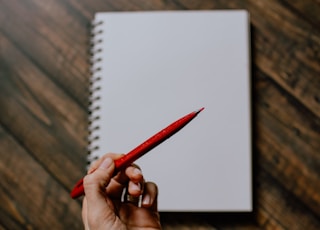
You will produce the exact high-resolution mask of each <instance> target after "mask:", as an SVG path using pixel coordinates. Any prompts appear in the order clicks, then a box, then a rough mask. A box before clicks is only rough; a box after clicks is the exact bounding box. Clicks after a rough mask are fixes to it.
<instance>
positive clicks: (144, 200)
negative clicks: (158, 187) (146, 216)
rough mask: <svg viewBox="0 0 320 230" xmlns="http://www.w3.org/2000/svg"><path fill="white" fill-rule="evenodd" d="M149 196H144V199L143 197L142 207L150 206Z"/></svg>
mask: <svg viewBox="0 0 320 230" xmlns="http://www.w3.org/2000/svg"><path fill="white" fill-rule="evenodd" d="M150 201H151V199H150V195H149V194H146V195H145V196H144V197H143V200H142V204H143V205H149V204H150Z"/></svg>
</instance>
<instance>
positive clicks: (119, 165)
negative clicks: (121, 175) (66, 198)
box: [70, 108, 204, 199]
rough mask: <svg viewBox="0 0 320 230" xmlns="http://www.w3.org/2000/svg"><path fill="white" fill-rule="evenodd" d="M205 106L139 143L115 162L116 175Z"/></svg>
mask: <svg viewBox="0 0 320 230" xmlns="http://www.w3.org/2000/svg"><path fill="white" fill-rule="evenodd" d="M202 110H204V108H201V109H199V110H198V111H194V112H191V113H189V114H187V115H185V116H183V117H182V118H180V119H178V120H176V121H175V122H173V123H172V124H170V125H169V126H167V127H166V128H164V129H162V130H161V131H160V132H158V133H156V134H155V135H153V136H152V137H150V138H149V139H147V140H146V141H145V142H143V143H142V144H140V145H138V146H137V147H136V148H134V149H133V150H131V151H130V152H128V153H127V154H126V155H124V156H123V157H121V158H120V159H117V160H115V161H114V163H115V172H114V175H115V174H116V173H117V172H119V171H121V170H123V169H125V168H126V167H128V166H130V165H131V164H132V163H133V162H134V161H135V160H137V159H138V158H140V157H141V156H143V155H144V154H146V153H147V152H149V151H150V150H151V149H153V148H154V147H156V146H157V145H159V144H161V143H162V142H163V141H165V140H166V139H168V138H169V137H171V136H172V135H173V134H175V133H177V132H178V131H179V130H180V129H182V128H183V127H184V126H185V125H187V124H188V123H189V122H190V121H191V120H192V119H193V118H195V117H196V116H197V115H198V114H199V113H200V112H201V111H202ZM70 195H71V197H72V198H73V199H75V198H77V197H79V196H81V195H84V188H83V179H81V180H79V181H78V183H77V184H76V185H75V186H74V188H73V190H72V191H71V193H70Z"/></svg>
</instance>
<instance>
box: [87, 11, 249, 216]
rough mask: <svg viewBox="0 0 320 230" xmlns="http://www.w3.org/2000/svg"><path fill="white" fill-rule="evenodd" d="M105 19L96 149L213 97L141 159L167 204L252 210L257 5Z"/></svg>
mask: <svg viewBox="0 0 320 230" xmlns="http://www.w3.org/2000/svg"><path fill="white" fill-rule="evenodd" d="M99 21H103V23H102V24H100V25H99V26H97V27H96V28H95V29H94V33H96V35H95V37H94V39H93V40H94V42H96V43H98V44H97V45H96V46H94V47H93V49H95V50H96V52H95V55H94V59H95V60H96V59H99V58H101V59H102V61H100V62H96V63H95V64H94V65H93V68H94V69H97V68H100V69H99V70H98V71H97V72H95V73H94V74H93V75H94V76H93V77H101V80H100V81H97V82H95V84H94V87H96V86H99V87H100V90H97V91H96V92H94V93H93V97H96V96H100V97H101V98H100V100H97V101H95V102H94V104H93V107H94V106H97V105H98V106H99V107H100V109H99V110H97V111H95V112H93V116H99V117H100V119H99V120H97V121H94V122H93V127H95V126H99V129H98V130H96V131H95V132H93V136H99V139H98V140H96V141H95V142H93V145H94V146H95V145H96V146H99V149H98V150H96V151H93V152H92V153H91V156H90V157H91V158H93V157H94V156H101V155H103V154H105V153H107V152H116V153H126V152H128V151H130V150H132V149H133V148H134V147H136V146H137V145H138V144H140V143H142V142H143V141H144V140H146V139H147V138H149V137H150V136H152V135H153V134H155V133H156V132H158V131H160V130H161V129H162V128H164V127H166V126H167V125H169V124H170V123H172V122H173V121H175V120H176V119H178V118H180V117H182V116H184V115H186V114H187V113H190V112H192V111H194V110H198V109H200V108H201V107H205V109H204V111H202V112H201V113H200V114H199V115H198V116H197V117H196V118H195V119H194V120H193V121H192V122H191V123H189V124H188V125H187V126H186V127H185V128H183V129H182V130H181V131H180V132H178V133H177V134H175V135H174V136H173V137H171V138H170V139H169V140H167V141H165V142H164V143H162V144H161V145H159V146H158V147H156V148H155V149H153V150H152V151H150V152H149V153H147V154H146V155H145V156H143V157H142V158H141V159H139V160H138V161H137V162H136V163H137V164H139V165H140V166H141V168H142V171H143V173H144V176H145V179H146V180H148V181H154V182H155V183H156V184H157V185H158V187H159V201H158V202H159V205H158V207H159V210H160V211H192V212H212V211H219V212H221V211H222V212H224V211H251V210H252V188H251V186H252V181H251V177H252V175H251V133H250V132H251V126H250V62H249V51H250V49H249V16H248V13H247V12H246V11H241V10H237V11H236V10H234V11H168V12H109V13H97V14H96V17H95V22H96V23H97V22H99ZM99 31H101V32H99ZM99 40H101V41H102V42H100V43H99V42H98V41H99ZM99 49H101V50H102V52H98V50H99Z"/></svg>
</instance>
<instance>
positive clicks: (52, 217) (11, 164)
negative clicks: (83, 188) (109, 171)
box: [0, 126, 82, 229]
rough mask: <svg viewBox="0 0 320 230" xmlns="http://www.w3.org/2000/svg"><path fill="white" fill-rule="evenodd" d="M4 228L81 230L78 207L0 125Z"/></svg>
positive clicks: (1, 210)
mask: <svg viewBox="0 0 320 230" xmlns="http://www.w3.org/2000/svg"><path fill="white" fill-rule="evenodd" d="M0 146H1V151H2V153H3V154H1V161H0V177H1V180H2V182H1V183H0V190H1V192H0V200H1V208H0V212H1V213H2V214H4V215H1V219H2V218H3V217H4V218H5V220H8V221H5V222H2V221H3V219H2V221H1V222H2V223H1V225H2V227H3V228H4V229H80V228H81V227H82V225H81V220H80V219H81V215H80V209H81V206H80V205H79V203H78V202H72V201H70V197H69V192H68V191H66V189H65V188H64V186H62V185H61V184H60V183H58V182H57V181H56V180H55V179H54V178H53V177H52V175H50V173H48V172H47V171H46V169H45V168H43V167H41V165H39V164H38V162H37V161H36V160H35V159H34V158H32V157H31V156H30V155H29V153H28V152H26V151H25V150H24V148H23V146H20V145H19V143H17V142H16V141H15V140H14V139H13V138H12V137H10V135H9V134H8V132H6V130H4V129H3V127H1V126H0Z"/></svg>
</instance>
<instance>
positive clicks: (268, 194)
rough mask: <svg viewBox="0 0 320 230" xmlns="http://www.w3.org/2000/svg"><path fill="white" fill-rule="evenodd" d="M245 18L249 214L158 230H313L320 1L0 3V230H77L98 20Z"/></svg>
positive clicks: (174, 218) (319, 167)
mask: <svg viewBox="0 0 320 230" xmlns="http://www.w3.org/2000/svg"><path fill="white" fill-rule="evenodd" d="M189 9H193V10H196V9H247V10H248V11H249V12H250V14H251V32H252V36H251V38H252V41H251V43H252V104H253V106H252V111H253V120H252V125H253V142H254V146H253V159H254V160H253V175H254V177H253V181H254V182H253V188H254V212H253V213H249V214H240V215H239V214H237V213H231V214H230V213H227V214H225V213H220V214H203V215H193V214H175V215H167V214H166V215H164V214H163V216H162V223H163V227H164V229H216V228H217V229H320V90H319V89H320V26H319V25H320V3H319V0H317V1H316V0H313V1H312V0H303V1H302V0H301V1H298V0H295V1H289V0H279V1H276V0H270V1H263V0H248V1H245V0H242V1H237V0H230V1H218V0H217V1H214V0H211V1H209V0H203V1H191V0H185V1H183V0H180V1H179V0H166V1H165V0H163V1H160V0H141V1H129V0H116V1H115V0H92V1H85V0H69V1H66V0H47V1H42V0H23V1H18V0H7V1H6V0H2V1H0V39H1V40H0V109H1V110H0V111H1V112H0V152H1V161H0V178H1V182H0V204H1V205H0V228H1V229H81V228H82V221H81V214H80V213H81V202H80V201H74V200H71V199H70V198H69V191H70V188H71V187H72V186H73V184H74V182H75V181H76V180H77V179H79V178H80V177H81V176H82V175H83V174H84V173H85V165H86V154H87V153H86V144H87V142H86V138H85V137H86V135H87V134H88V133H87V109H86V108H87V105H88V100H87V98H88V86H89V66H90V65H89V62H88V57H89V56H88V52H87V50H88V49H89V39H90V37H89V34H90V20H91V19H92V17H93V14H94V12H96V11H124V10H126V11H137V10H189Z"/></svg>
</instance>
